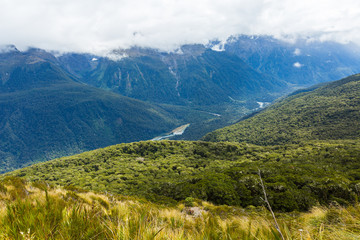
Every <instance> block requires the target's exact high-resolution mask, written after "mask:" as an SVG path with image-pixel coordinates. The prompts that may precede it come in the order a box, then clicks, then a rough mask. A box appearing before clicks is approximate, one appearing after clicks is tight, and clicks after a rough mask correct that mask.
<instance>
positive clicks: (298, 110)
mask: <svg viewBox="0 0 360 240" xmlns="http://www.w3.org/2000/svg"><path fill="white" fill-rule="evenodd" d="M359 96H360V75H353V76H350V77H348V78H345V79H342V80H339V81H335V82H331V83H328V84H326V85H322V86H319V87H318V88H315V89H310V90H308V91H306V90H305V91H299V93H297V94H296V93H294V94H292V95H291V96H289V97H287V98H285V99H283V100H282V101H280V102H278V103H276V104H274V105H273V106H271V107H269V108H268V109H265V110H264V111H262V112H260V113H258V114H256V115H255V116H253V117H250V118H249V119H246V120H244V121H240V122H239V123H236V124H234V125H231V126H229V127H225V128H222V129H219V130H216V131H214V132H212V133H209V134H207V135H206V136H205V137H204V138H203V139H204V140H206V141H235V142H248V143H254V144H260V145H271V144H284V143H296V142H298V141H303V140H330V139H358V138H360V97H359Z"/></svg>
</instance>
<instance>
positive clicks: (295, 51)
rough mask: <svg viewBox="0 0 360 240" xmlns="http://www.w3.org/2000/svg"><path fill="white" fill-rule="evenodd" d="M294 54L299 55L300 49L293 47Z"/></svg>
mask: <svg viewBox="0 0 360 240" xmlns="http://www.w3.org/2000/svg"><path fill="white" fill-rule="evenodd" d="M294 55H295V56H300V55H301V49H299V48H295V50H294Z"/></svg>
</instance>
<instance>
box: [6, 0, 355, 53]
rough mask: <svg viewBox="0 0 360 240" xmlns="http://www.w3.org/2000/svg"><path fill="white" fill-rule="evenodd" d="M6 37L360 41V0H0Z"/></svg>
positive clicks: (57, 46)
mask: <svg viewBox="0 0 360 240" xmlns="http://www.w3.org/2000/svg"><path fill="white" fill-rule="evenodd" d="M0 33H1V37H0V45H5V44H14V45H16V46H17V47H18V48H19V49H26V48H27V47H38V48H42V49H46V50H56V51H60V52H69V51H73V52H89V53H95V54H102V53H106V52H108V51H110V50H112V49H117V48H128V47H131V46H134V45H137V46H141V47H153V48H158V49H161V50H164V51H171V50H174V49H176V48H177V47H179V46H180V45H182V44H192V43H203V44H206V43H207V42H208V41H209V40H220V41H225V40H226V39H227V38H228V37H229V36H231V35H238V34H248V35H261V34H264V35H265V34H266V35H272V36H275V37H277V38H288V39H296V38H298V37H302V38H304V37H307V38H309V37H310V38H312V39H318V40H334V41H339V42H349V41H352V42H355V43H358V44H360V1H358V0H341V1H339V0H101V1H100V0H0Z"/></svg>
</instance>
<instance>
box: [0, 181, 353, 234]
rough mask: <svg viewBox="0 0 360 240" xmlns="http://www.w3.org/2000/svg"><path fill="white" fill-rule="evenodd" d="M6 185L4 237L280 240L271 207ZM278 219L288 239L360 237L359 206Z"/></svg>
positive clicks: (1, 196)
mask: <svg viewBox="0 0 360 240" xmlns="http://www.w3.org/2000/svg"><path fill="white" fill-rule="evenodd" d="M4 185H5V187H6V189H7V190H6V193H0V239H76V240H79V239H134V240H142V239H158V240H162V239H163V240H165V239H166V240H168V239H174V240H184V239H194V240H200V239H201V240H203V239H228V240H230V239H232V240H234V239H239V240H240V239H280V237H279V234H278V233H277V232H276V229H275V228H274V225H273V219H272V218H271V215H270V213H269V212H268V211H267V210H266V209H265V208H249V209H247V210H244V209H240V208H235V207H229V206H215V205H213V204H211V203H208V202H200V201H197V203H196V204H194V205H197V206H196V207H193V208H189V207H185V205H184V204H182V203H180V204H179V205H177V206H176V207H164V206H160V205H156V204H153V203H150V202H147V201H144V200H136V199H135V198H130V197H129V198H127V197H121V196H112V195H106V194H100V193H94V192H76V191H70V190H66V189H63V188H60V187H54V188H50V187H48V186H47V187H46V188H43V187H39V186H36V184H35V185H31V184H25V183H24V185H21V184H20V183H19V181H16V180H14V181H7V182H6V183H5V184H4ZM24 189H25V190H26V191H23V190H24ZM16 194H18V195H16ZM195 212H196V214H195ZM277 217H278V222H279V225H280V226H281V231H282V233H283V235H284V236H285V238H286V239H301V240H305V239H309V240H317V239H322V240H327V239H329V240H335V239H336V240H339V239H360V205H359V204H356V205H354V206H348V207H346V208H345V207H341V206H338V205H336V204H334V205H332V206H330V207H328V208H326V207H314V208H313V209H312V210H311V211H310V212H307V213H289V214H278V216H277Z"/></svg>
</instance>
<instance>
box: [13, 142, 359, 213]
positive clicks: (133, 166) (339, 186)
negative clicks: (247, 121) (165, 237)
mask: <svg viewBox="0 0 360 240" xmlns="http://www.w3.org/2000/svg"><path fill="white" fill-rule="evenodd" d="M359 158H360V142H359V141H355V140H346V141H344V140H342V141H340V140H339V141H327V142H323V141H312V142H303V143H300V144H287V145H279V146H268V147H262V146H256V145H250V144H246V143H210V142H187V141H160V142H153V141H147V142H138V143H129V144H120V145H115V146H111V147H107V148H104V149H98V150H95V151H91V152H86V153H83V154H80V155H76V156H72V157H64V158H61V159H57V160H53V161H49V162H46V163H39V164H36V165H33V166H30V167H27V168H24V169H20V170H17V171H14V172H12V173H9V174H10V175H14V176H19V177H23V178H25V179H27V180H30V181H39V180H46V181H48V182H50V183H55V184H60V185H62V186H76V187H80V188H83V189H87V190H95V191H107V192H111V193H117V194H123V195H135V196H141V197H145V198H147V199H148V200H151V201H155V202H159V203H166V204H170V205H171V204H175V203H176V201H181V200H184V199H186V198H188V197H193V198H198V199H202V200H206V201H210V202H212V203H215V204H227V205H234V206H241V207H247V206H250V205H252V206H261V205H263V201H262V200H261V197H262V191H261V186H260V185H259V176H258V171H259V170H260V171H261V175H262V177H263V179H264V182H265V184H266V187H267V191H268V194H269V201H270V202H271V205H272V206H273V208H274V209H275V210H276V211H283V212H286V211H293V210H299V211H306V210H309V209H310V208H311V207H312V206H315V205H317V204H325V205H328V204H330V203H332V202H334V201H335V202H337V203H339V204H342V205H347V204H352V203H355V202H356V201H357V199H358V197H359V188H360V172H359V168H360V164H359V161H358V159H359ZM7 175H8V174H7Z"/></svg>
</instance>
